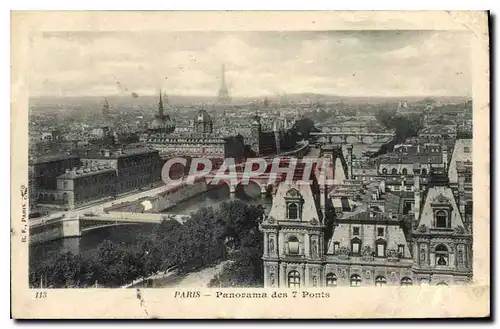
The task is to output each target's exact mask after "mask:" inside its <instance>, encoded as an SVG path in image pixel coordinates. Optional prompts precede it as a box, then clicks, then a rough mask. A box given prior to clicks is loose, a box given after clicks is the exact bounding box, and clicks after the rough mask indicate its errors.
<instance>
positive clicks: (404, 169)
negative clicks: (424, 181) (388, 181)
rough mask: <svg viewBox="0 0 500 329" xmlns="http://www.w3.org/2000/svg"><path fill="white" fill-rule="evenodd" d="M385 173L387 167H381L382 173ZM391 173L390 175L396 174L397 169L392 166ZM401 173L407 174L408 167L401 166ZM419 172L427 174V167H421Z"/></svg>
mask: <svg viewBox="0 0 500 329" xmlns="http://www.w3.org/2000/svg"><path fill="white" fill-rule="evenodd" d="M387 173H388V171H387V168H383V169H382V174H384V175H387ZM391 174H392V175H397V174H398V170H397V169H396V168H392V170H391ZM401 174H402V175H408V169H406V168H403V170H401ZM421 174H422V175H423V176H425V175H427V169H426V168H422V170H421Z"/></svg>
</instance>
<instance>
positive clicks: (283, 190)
mask: <svg viewBox="0 0 500 329" xmlns="http://www.w3.org/2000/svg"><path fill="white" fill-rule="evenodd" d="M294 190H295V191H294ZM290 191H293V192H292V193H297V192H298V193H299V194H300V196H302V198H303V201H304V203H303V205H302V221H303V222H309V221H311V220H313V219H315V220H319V218H320V216H319V212H318V207H317V205H316V202H315V200H314V196H313V192H312V189H311V186H310V185H302V184H296V183H295V182H290V183H286V182H282V183H280V184H279V185H278V190H277V191H276V194H275V195H274V197H273V205H272V207H271V210H270V212H269V217H273V218H274V219H275V220H278V221H280V220H284V219H285V218H286V202H285V197H287V195H288V194H289V193H290Z"/></svg>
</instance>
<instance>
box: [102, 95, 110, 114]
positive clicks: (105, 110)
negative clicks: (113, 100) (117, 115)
mask: <svg viewBox="0 0 500 329" xmlns="http://www.w3.org/2000/svg"><path fill="white" fill-rule="evenodd" d="M102 114H103V115H104V116H105V117H107V116H108V115H109V103H108V99H107V98H104V105H103V106H102Z"/></svg>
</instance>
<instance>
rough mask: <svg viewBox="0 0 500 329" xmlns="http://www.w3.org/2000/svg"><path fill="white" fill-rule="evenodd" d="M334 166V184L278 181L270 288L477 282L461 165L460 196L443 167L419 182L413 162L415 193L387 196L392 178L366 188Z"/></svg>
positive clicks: (267, 259)
mask: <svg viewBox="0 0 500 329" xmlns="http://www.w3.org/2000/svg"><path fill="white" fill-rule="evenodd" d="M334 158H335V156H334ZM347 162H349V160H348V161H347ZM332 167H333V172H334V173H335V175H336V176H337V175H339V174H340V175H341V176H342V177H343V179H342V180H340V181H339V179H338V177H337V180H334V181H336V183H335V184H334V185H333V186H323V188H321V185H314V184H313V185H303V184H296V183H285V182H282V183H280V184H279V186H278V188H277V192H276V194H275V196H274V197H273V205H272V208H271V210H270V212H269V215H268V216H267V217H266V218H265V219H264V220H263V222H262V224H261V230H262V232H263V235H264V239H263V240H264V254H263V258H262V259H263V262H264V276H265V278H264V286H265V287H287V288H304V287H333V286H353V287H356V286H383V285H403V286H404V285H413V284H433V285H437V284H440V285H445V284H464V283H467V282H470V281H471V280H472V216H470V217H467V216H466V210H465V205H464V202H463V201H461V200H466V196H465V191H466V189H465V177H466V176H467V175H468V173H467V170H466V169H465V168H464V167H463V166H462V165H460V164H459V170H458V172H459V173H460V179H459V182H461V183H460V184H459V185H460V186H463V188H462V190H461V191H462V192H460V191H458V192H457V193H456V194H457V195H458V198H457V197H456V196H455V195H454V193H453V191H452V189H451V187H450V186H449V181H448V178H447V175H446V171H445V170H444V168H437V169H433V170H432V172H431V173H430V174H429V179H428V181H426V184H421V175H422V167H421V166H420V164H418V163H417V164H414V165H413V166H412V168H411V171H412V185H413V186H412V189H411V191H408V192H405V193H398V194H394V193H391V192H388V193H387V187H386V179H379V180H380V181H377V182H370V183H369V186H368V185H367V184H366V182H363V181H357V180H353V179H350V178H349V177H350V176H349V173H348V172H347V175H346V173H345V172H344V173H342V172H343V170H342V169H343V167H345V165H342V164H341V162H339V161H337V160H335V161H333V163H332ZM351 177H352V176H351ZM346 201H347V202H346ZM460 205H463V206H462V207H460Z"/></svg>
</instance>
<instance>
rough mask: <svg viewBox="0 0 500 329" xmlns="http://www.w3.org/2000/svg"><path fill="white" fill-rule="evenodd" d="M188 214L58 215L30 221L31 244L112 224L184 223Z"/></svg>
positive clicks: (83, 232) (113, 213)
mask: <svg viewBox="0 0 500 329" xmlns="http://www.w3.org/2000/svg"><path fill="white" fill-rule="evenodd" d="M188 218H189V216H187V215H174V214H166V213H162V214H154V213H128V212H109V213H101V214H92V215H90V214H89V215H79V216H74V217H67V216H58V217H55V218H51V219H48V220H37V221H33V222H31V223H30V241H29V242H30V244H36V243H43V242H47V241H51V240H55V239H60V238H69V237H79V236H82V235H83V234H85V233H87V232H89V231H92V230H97V229H101V228H105V227H110V226H123V225H140V224H145V223H152V224H158V223H160V222H161V221H162V220H164V219H165V220H177V221H178V222H179V223H181V224H182V223H184V221H186V220H187V219H188Z"/></svg>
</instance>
